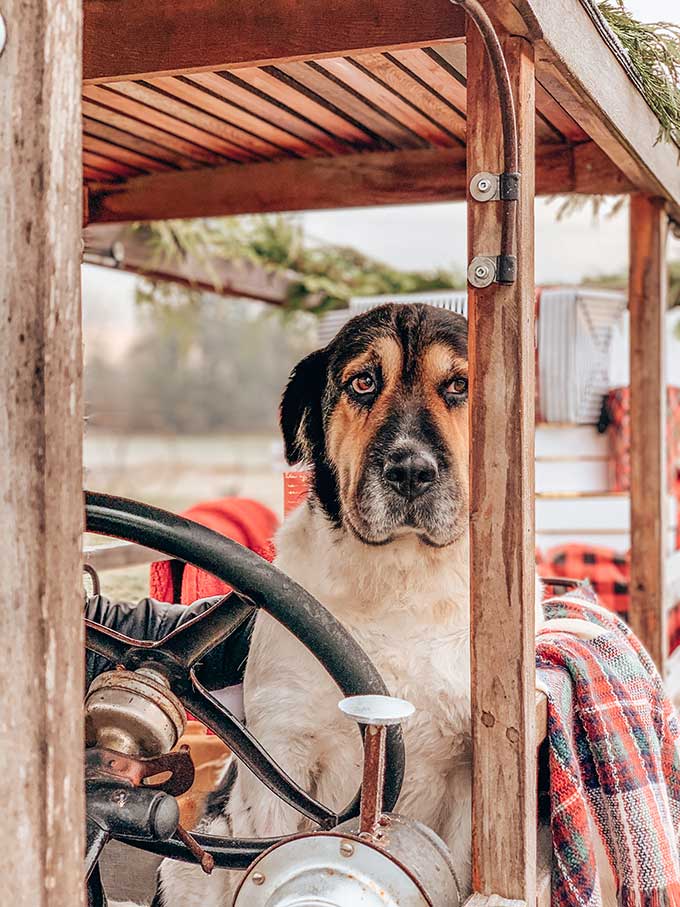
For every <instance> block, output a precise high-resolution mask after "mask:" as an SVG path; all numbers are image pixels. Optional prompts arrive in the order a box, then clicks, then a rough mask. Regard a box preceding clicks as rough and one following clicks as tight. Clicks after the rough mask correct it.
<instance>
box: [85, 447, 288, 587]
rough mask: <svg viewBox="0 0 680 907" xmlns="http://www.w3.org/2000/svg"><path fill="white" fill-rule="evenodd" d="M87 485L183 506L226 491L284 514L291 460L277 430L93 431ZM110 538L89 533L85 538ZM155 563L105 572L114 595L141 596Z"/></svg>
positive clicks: (105, 580)
mask: <svg viewBox="0 0 680 907" xmlns="http://www.w3.org/2000/svg"><path fill="white" fill-rule="evenodd" d="M84 459H85V487H86V488H88V489H91V490H92V491H103V492H107V493H109V494H117V495H122V496H123V497H129V498H134V499H136V500H140V501H147V502H148V503H150V504H155V505H156V506H158V507H163V508H165V509H166V510H172V511H176V512H179V511H182V510H184V509H185V508H187V507H189V506H191V505H192V504H196V503H198V502H199V501H207V500H212V499H214V498H221V497H228V496H229V497H231V496H239V497H248V498H254V499H256V500H258V501H261V502H262V503H263V504H266V505H267V506H268V507H271V509H272V510H274V512H275V513H277V514H278V516H279V517H280V516H281V513H282V503H283V482H282V477H281V473H282V470H283V467H284V464H283V460H282V453H281V447H280V443H279V440H278V438H277V437H275V436H273V435H270V436H259V435H232V436H221V435H216V436H214V435H211V436H207V437H187V436H182V437H179V436H175V437H161V436H158V435H153V436H144V435H134V436H121V435H111V434H104V433H99V432H88V433H87V434H86V437H85V445H84ZM104 541H106V540H105V539H103V538H102V537H101V536H92V535H88V536H87V538H86V544H88V545H92V544H98V543H101V542H104ZM148 575H149V570H148V567H146V566H144V567H134V568H129V569H124V570H114V571H109V572H107V573H106V574H104V575H103V576H102V577H101V579H102V586H103V592H104V593H105V594H106V595H108V596H110V597H113V598H115V597H118V598H121V599H126V600H136V599H138V598H141V597H143V596H144V595H146V594H147V593H148Z"/></svg>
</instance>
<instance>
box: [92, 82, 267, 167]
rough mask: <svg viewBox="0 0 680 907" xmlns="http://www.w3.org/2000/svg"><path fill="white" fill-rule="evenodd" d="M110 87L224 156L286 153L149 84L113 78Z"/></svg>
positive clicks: (246, 157) (264, 156) (240, 158)
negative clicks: (168, 118) (120, 80)
mask: <svg viewBox="0 0 680 907" xmlns="http://www.w3.org/2000/svg"><path fill="white" fill-rule="evenodd" d="M109 90H110V91H112V92H113V93H114V94H116V95H118V94H120V95H123V96H124V97H125V98H129V99H131V100H133V101H136V102H139V103H140V104H143V105H144V106H145V107H147V108H149V114H150V115H151V116H153V117H157V116H159V115H163V116H164V117H165V116H167V117H172V118H173V119H174V120H175V121H176V123H177V127H176V128H179V129H182V130H184V131H185V134H186V130H187V129H190V130H191V131H192V134H193V135H194V136H198V138H200V139H201V141H202V142H203V143H204V144H206V147H208V148H210V147H211V146H212V147H213V148H214V150H216V151H219V152H220V153H221V154H224V155H225V156H226V157H231V158H234V159H238V160H245V159H250V160H253V159H257V158H265V159H268V158H274V157H277V156H278V157H280V156H281V155H282V154H284V153H285V152H283V151H282V149H281V148H278V147H277V146H276V145H273V144H272V143H271V142H268V141H265V140H264V139H261V138H259V137H258V136H256V135H252V133H250V132H246V131H245V130H243V129H240V128H238V127H236V126H232V125H231V124H230V123H228V122H225V120H222V119H220V118H218V117H215V116H212V115H211V114H209V113H205V112H204V111H202V110H199V109H198V108H197V107H193V106H191V105H189V104H186V103H184V102H183V101H180V100H176V99H175V98H170V97H168V96H167V95H166V94H163V93H162V92H160V91H158V90H156V89H155V88H151V87H150V86H148V85H144V84H142V83H139V82H114V83H113V84H112V85H110V86H109ZM194 140H197V139H196V138H195V139H194ZM215 143H217V144H216V145H215Z"/></svg>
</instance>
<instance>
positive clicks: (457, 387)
mask: <svg viewBox="0 0 680 907" xmlns="http://www.w3.org/2000/svg"><path fill="white" fill-rule="evenodd" d="M467 389H468V383H467V378H454V379H453V381H452V382H451V384H449V386H448V387H447V388H446V393H447V394H455V395H459V394H464V393H466V391H467Z"/></svg>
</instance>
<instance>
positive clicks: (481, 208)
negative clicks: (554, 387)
mask: <svg viewBox="0 0 680 907" xmlns="http://www.w3.org/2000/svg"><path fill="white" fill-rule="evenodd" d="M503 46H504V51H505V55H506V60H507V64H508V69H509V72H510V78H511V81H512V84H513V90H514V93H515V100H516V105H517V120H518V129H519V145H520V170H521V174H522V178H521V196H520V201H519V203H518V204H519V212H518V214H519V217H518V223H519V231H518V241H517V246H518V276H517V282H516V283H515V284H514V285H512V286H499V285H498V284H492V285H491V286H490V287H488V288H487V289H484V290H474V289H472V288H470V289H469V313H470V314H469V319H470V320H469V329H470V375H471V381H470V387H471V397H470V400H471V403H470V427H471V443H470V449H471V457H470V472H471V474H470V550H471V558H470V566H471V612H472V671H471V674H472V676H471V682H472V742H473V788H472V796H473V805H472V827H473V837H472V876H473V889H474V891H475V892H477V893H478V894H479V895H482V896H484V895H486V896H488V895H491V894H494V895H497V896H500V897H501V898H505V899H517V900H520V901H524V902H526V903H527V904H533V902H534V900H535V883H536V878H535V876H536V747H535V736H536V735H535V643H534V600H535V589H534V577H535V554H534V380H535V378H534V304H535V303H534V153H535V147H534V145H535V142H534V118H535V112H534V110H535V104H534V60H533V48H532V46H531V45H530V44H529V43H527V42H526V41H524V40H523V39H521V38H508V39H506V40H505V42H504V45H503ZM467 86H468V87H467V92H468V127H467V170H468V181H469V180H470V179H471V178H472V176H473V175H474V174H476V173H479V172H480V171H490V172H492V173H500V172H501V170H502V161H501V148H502V138H501V120H500V116H499V106H498V99H497V94H496V88H495V83H494V79H493V76H492V70H491V67H490V65H489V62H488V60H487V57H486V55H485V52H484V49H483V46H482V43H481V39H480V37H479V35H478V33H477V31H476V29H475V28H474V27H472V26H471V27H469V28H468V37H467ZM500 214H501V207H500V204H499V203H498V202H493V201H491V202H477V201H474V200H473V199H472V198H471V197H468V256H469V260H471V259H472V258H473V257H474V256H476V255H484V254H487V255H497V254H498V251H499V237H500ZM476 900H478V901H479V902H480V903H483V902H484V899H483V898H482V899H479V898H477V899H476Z"/></svg>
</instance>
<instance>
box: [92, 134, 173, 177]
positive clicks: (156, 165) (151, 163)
mask: <svg viewBox="0 0 680 907" xmlns="http://www.w3.org/2000/svg"><path fill="white" fill-rule="evenodd" d="M84 127H86V124H84ZM83 150H84V151H90V152H94V153H96V154H102V155H104V156H105V157H107V158H110V159H111V160H115V161H120V162H121V163H123V164H129V165H130V166H131V167H136V168H137V169H138V170H139V171H140V172H141V173H153V172H155V171H159V170H174V169H175V168H174V167H171V166H170V164H167V163H165V161H160V160H157V159H156V158H151V157H147V156H146V155H144V154H139V153H138V152H137V151H131V150H130V149H129V148H124V147H121V146H120V145H115V144H111V143H110V142H105V141H102V140H101V139H99V138H97V137H96V136H93V135H88V134H87V133H86V132H84V133H83Z"/></svg>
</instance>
